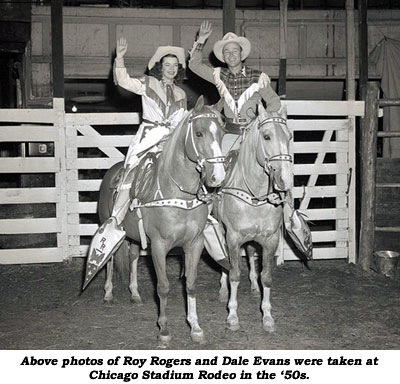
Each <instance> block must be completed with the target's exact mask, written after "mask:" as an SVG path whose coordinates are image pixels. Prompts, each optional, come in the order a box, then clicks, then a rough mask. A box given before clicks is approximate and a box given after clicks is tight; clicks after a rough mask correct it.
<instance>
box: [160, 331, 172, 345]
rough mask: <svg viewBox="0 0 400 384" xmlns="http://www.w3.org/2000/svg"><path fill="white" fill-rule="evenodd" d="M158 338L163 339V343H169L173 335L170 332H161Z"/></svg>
mask: <svg viewBox="0 0 400 384" xmlns="http://www.w3.org/2000/svg"><path fill="white" fill-rule="evenodd" d="M158 340H160V341H161V343H163V344H168V343H169V342H170V341H171V335H170V334H162V333H160V334H159V335H158Z"/></svg>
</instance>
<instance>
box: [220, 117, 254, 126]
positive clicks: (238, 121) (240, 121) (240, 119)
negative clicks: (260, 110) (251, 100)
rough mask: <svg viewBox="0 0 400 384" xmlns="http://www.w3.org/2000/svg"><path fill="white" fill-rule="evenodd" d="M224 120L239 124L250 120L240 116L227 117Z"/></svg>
mask: <svg viewBox="0 0 400 384" xmlns="http://www.w3.org/2000/svg"><path fill="white" fill-rule="evenodd" d="M226 121H227V122H228V123H233V124H239V125H247V124H248V123H249V122H250V120H248V119H245V118H241V117H233V118H231V117H227V118H226Z"/></svg>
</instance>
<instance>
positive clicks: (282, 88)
mask: <svg viewBox="0 0 400 384" xmlns="http://www.w3.org/2000/svg"><path fill="white" fill-rule="evenodd" d="M287 8H288V0H280V1H279V81H278V88H279V89H278V94H279V96H280V97H281V99H286V47H287Z"/></svg>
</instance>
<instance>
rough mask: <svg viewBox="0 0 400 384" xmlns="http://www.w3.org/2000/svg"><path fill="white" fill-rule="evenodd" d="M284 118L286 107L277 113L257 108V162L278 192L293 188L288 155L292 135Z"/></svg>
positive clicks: (290, 160) (260, 106)
mask: <svg viewBox="0 0 400 384" xmlns="http://www.w3.org/2000/svg"><path fill="white" fill-rule="evenodd" d="M286 118H287V113H286V106H282V107H281V109H280V110H279V111H278V112H267V111H266V110H265V108H264V107H263V106H262V104H260V105H259V106H258V117H257V120H258V122H257V124H258V131H259V138H258V144H257V155H256V156H257V161H258V163H259V164H260V165H261V166H263V167H264V169H265V172H266V173H267V174H268V175H269V176H270V179H271V181H273V183H274V188H275V189H276V190H278V191H288V190H290V189H291V188H292V186H293V170H292V157H291V156H290V155H289V142H290V139H291V138H292V134H291V133H290V131H289V129H288V127H287V125H286Z"/></svg>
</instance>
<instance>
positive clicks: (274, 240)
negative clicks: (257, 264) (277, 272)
mask: <svg viewBox="0 0 400 384" xmlns="http://www.w3.org/2000/svg"><path fill="white" fill-rule="evenodd" d="M278 242H279V231H277V232H276V233H275V234H274V235H272V237H271V238H270V239H269V241H268V243H267V244H264V245H263V255H262V258H263V266H262V271H261V284H262V287H263V297H262V302H261V309H262V313H263V329H264V331H266V332H274V330H275V320H274V319H273V318H272V315H271V301H270V296H271V287H272V269H273V267H274V255H275V252H276V249H277V247H278Z"/></svg>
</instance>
